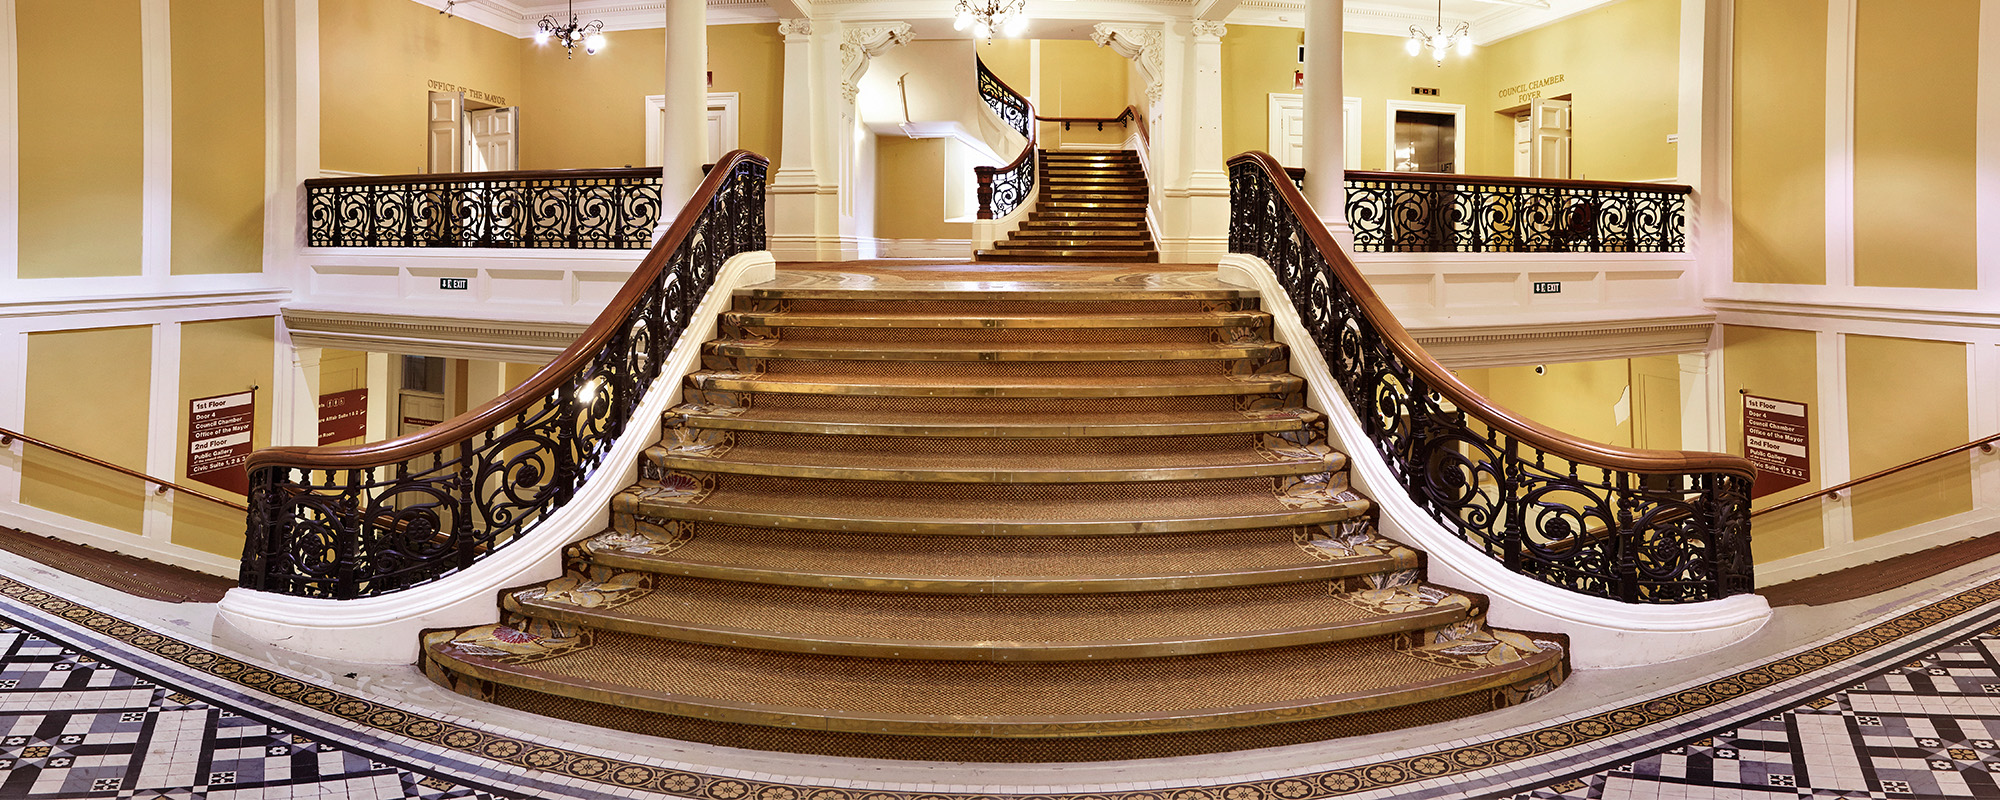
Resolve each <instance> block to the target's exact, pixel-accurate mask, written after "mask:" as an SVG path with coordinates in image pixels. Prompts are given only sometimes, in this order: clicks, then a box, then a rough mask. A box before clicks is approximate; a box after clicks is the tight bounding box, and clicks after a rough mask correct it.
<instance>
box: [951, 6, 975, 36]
mask: <svg viewBox="0 0 2000 800" xmlns="http://www.w3.org/2000/svg"><path fill="white" fill-rule="evenodd" d="M971 25H972V15H971V14H968V13H966V12H963V11H960V12H958V16H957V17H955V18H953V19H952V21H951V29H952V30H955V31H962V30H965V29H966V28H967V27H969V26H971Z"/></svg>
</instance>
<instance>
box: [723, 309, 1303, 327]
mask: <svg viewBox="0 0 2000 800" xmlns="http://www.w3.org/2000/svg"><path fill="white" fill-rule="evenodd" d="M723 317H724V321H725V324H730V325H741V326H745V327H757V328H898V329H946V330H1049V329H1055V330H1070V329H1078V328H1093V329H1113V328H1133V329H1141V328H1249V327H1256V326H1260V325H1263V324H1265V321H1266V320H1267V319H1268V318H1269V317H1270V314H1269V312H1264V311H1211V312H1203V313H1200V314H1158V315H1150V316H1139V315H1131V314H1117V315H1113V314H1095V315H1093V314H1073V315H1055V314H1051V315H1048V316H1039V317H998V316H995V317H965V316H957V317H947V316H915V315H911V316H895V315H888V314H883V315H875V316H863V315H859V314H854V315H846V314H843V315H833V314H814V313H812V312H800V311H773V312H768V313H766V312H757V311H729V312H725V313H724V314H723Z"/></svg>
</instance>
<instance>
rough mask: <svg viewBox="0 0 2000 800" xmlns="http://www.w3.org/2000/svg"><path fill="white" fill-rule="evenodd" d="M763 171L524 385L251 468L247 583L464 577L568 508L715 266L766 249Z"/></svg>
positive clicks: (723, 189) (326, 594)
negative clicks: (409, 427) (364, 440)
mask: <svg viewBox="0 0 2000 800" xmlns="http://www.w3.org/2000/svg"><path fill="white" fill-rule="evenodd" d="M769 163H770V162H769V161H767V160H766V159H765V158H764V157H763V156H759V155H756V154H754V153H750V152H748V151H744V150H737V151H735V152H732V153H730V154H729V155H727V156H725V157H724V158H723V159H722V161H720V162H718V163H717V165H716V167H715V168H714V169H712V170H710V171H709V173H708V176H707V177H706V178H704V179H703V180H702V182H701V185H700V188H698V189H696V190H695V193H694V196H693V198H691V199H690V200H689V201H688V203H687V205H686V206H685V207H683V208H682V209H681V211H680V215H679V216H678V217H676V218H675V220H674V224H673V225H672V227H670V228H668V229H667V232H666V235H664V236H662V237H661V238H660V241H659V243H658V244H656V245H654V246H653V248H652V250H651V251H650V252H648V253H647V254H646V257H645V259H644V260H642V261H641V262H640V263H639V267H638V269H637V270H636V271H635V272H634V273H633V275H632V277H631V279H629V280H627V281H626V282H625V285H624V287H623V288H622V289H620V290H619V292H618V295H617V297H615V298H613V299H612V301H611V303H610V304H609V306H608V307H606V309H605V310H604V312H603V313H602V314H600V315H598V317H597V319H596V320H595V321H593V322H592V323H591V324H590V327H588V328H586V329H584V332H583V334H582V335H581V336H579V337H578V338H577V340H576V341H575V342H574V343H572V344H571V345H570V346H569V348H568V349H566V350H564V351H563V352H562V354H561V355H558V356H556V358H555V360H554V361H552V362H550V363H549V365H548V366H545V367H543V368H542V369H541V370H540V371H539V372H536V373H535V374H534V375H533V376H532V377H530V378H528V380H527V381H526V382H525V383H522V384H521V385H520V386H517V387H515V388H514V389H512V390H510V391H508V392H507V393H506V394H503V395H501V396H499V397H497V398H494V399H493V400H492V401H491V402H488V403H487V404H485V405H483V406H480V407H479V408H476V409H473V410H471V411H467V412H466V413H464V414H460V415H458V416H456V417H453V418H452V419H450V420H447V421H445V422H444V423H442V424H439V425H435V426H432V427H430V428H427V429H425V430H423V431H421V432H418V433H414V434H410V435H408V436H402V437H398V438H395V439H390V440H388V441H383V442H372V443H368V444H363V445H356V446H352V447H276V448H269V449H265V450H259V451H257V452H255V453H252V454H251V455H250V459H249V464H248V469H249V470H250V508H251V510H250V513H249V535H248V539H247V541H246V542H245V544H244V552H243V572H242V578H241V580H242V585H243V586H244V587H246V588H250V589H256V590H261V591H268V592H277V593H281V594H289V595H295V596H301V597H322V598H333V599H347V598H354V597H368V596H376V595H382V594H386V593H390V592H395V591H400V590H402V589H406V588H409V587H411V586H415V585H418V584H422V583H427V582H429V581H433V580H437V579H438V578H442V577H444V576H446V575H449V574H451V573H453V572H456V571H458V570H461V569H464V568H466V567H468V566H471V565H472V563H474V562H475V561H477V560H478V559H479V558H481V557H483V556H485V555H486V554H488V553H491V552H493V551H495V550H497V549H499V548H500V547H502V546H504V545H506V544H508V543H510V542H513V541H518V540H519V539H520V537H521V536H522V535H524V534H526V533H527V532H528V531H529V530H532V529H533V528H534V527H535V526H536V525H537V524H539V523H540V522H541V521H542V520H544V519H546V518H548V517H549V515H551V514H553V513H554V512H555V511H556V510H557V509H560V508H561V507H562V506H563V505H564V504H566V503H568V502H569V500H570V498H571V496H572V495H573V494H574V493H575V492H576V491H577V490H578V489H579V488H581V487H582V486H583V483H584V481H585V480H586V479H588V478H589V477H590V475H591V474H592V473H593V472H594V471H595V470H596V468H597V467H598V466H599V465H600V464H601V463H602V462H603V459H604V458H605V456H606V455H607V453H609V451H610V449H611V446H612V445H613V444H614V443H615V442H616V441H617V439H618V437H619V436H620V435H621V434H623V433H624V432H625V429H626V426H627V424H628V423H629V422H630V420H631V418H632V414H633V412H634V410H635V409H637V408H638V406H639V402H640V399H641V398H642V397H643V396H644V395H645V393H646V391H647V389H648V388H649V387H651V386H652V384H653V382H654V380H655V379H657V378H659V377H660V370H661V367H662V365H664V364H665V363H666V360H667V356H668V354H669V353H670V352H671V351H672V349H673V347H674V343H675V342H676V341H678V340H679V339H680V337H681V334H682V333H683V332H684V331H685V330H687V328H688V326H689V325H690V324H691V323H692V320H691V317H692V315H693V314H694V312H695V309H696V308H697V307H698V306H700V304H701V302H702V298H703V297H704V296H705V295H706V294H707V292H708V289H709V287H710V285H711V284H712V283H713V281H714V278H715V276H716V274H717V272H718V271H719V270H720V269H721V267H722V265H723V263H724V262H725V261H727V260H728V259H729V258H730V257H731V256H734V255H736V254H738V253H742V252H747V251H753V250H762V249H764V245H765V237H764V186H765V184H764V180H765V176H766V174H767V171H768V167H769Z"/></svg>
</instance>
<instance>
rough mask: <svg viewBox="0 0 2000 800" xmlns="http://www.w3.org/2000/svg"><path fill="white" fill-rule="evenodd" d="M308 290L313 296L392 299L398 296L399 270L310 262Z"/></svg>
mask: <svg viewBox="0 0 2000 800" xmlns="http://www.w3.org/2000/svg"><path fill="white" fill-rule="evenodd" d="M311 274H312V278H311V280H309V281H308V291H310V292H311V293H312V294H313V295H314V296H323V297H339V298H341V299H350V298H374V299H380V300H384V301H389V302H394V301H395V300H396V299H397V298H398V297H400V296H401V295H400V289H401V278H402V271H401V270H398V269H396V268H395V267H373V266H361V265H357V264H313V265H312V273H311Z"/></svg>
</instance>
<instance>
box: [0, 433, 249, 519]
mask: <svg viewBox="0 0 2000 800" xmlns="http://www.w3.org/2000/svg"><path fill="white" fill-rule="evenodd" d="M17 439H18V440H20V441H23V442H27V443H28V444H32V445H34V446H36V447H40V448H42V449H44V450H53V451H55V452H58V453H61V454H63V455H66V456H69V457H70V458H74V459H76V460H78V461H82V462H85V463H87V464H91V465H94V466H99V467H103V468H105V469H108V470H111V471H112V472H116V473H119V474H121V475H129V476H131V477H134V478H138V479H139V480H142V481H145V482H147V483H150V484H153V486H154V487H155V490H156V491H158V492H159V493H160V494H166V492H167V490H168V489H172V490H174V491H176V492H180V493H181V494H186V495H193V496H195V497H199V498H201V499H203V500H207V501H209V502H211V503H220V504H222V505H225V506H228V507H230V508H233V509H236V510H237V511H249V510H250V507H249V506H246V505H244V504H242V503H238V502H236V501H234V500H224V499H222V498H220V497H216V496H215V495H212V494H209V493H207V492H203V491H200V490H198V489H190V488H188V487H186V486H182V485H180V484H178V483H174V482H173V481H170V480H164V479H161V478H155V477H153V476H151V475H147V474H146V473H143V472H139V471H137V470H131V469H126V468H124V467H121V466H118V465H117V464H113V463H111V462H109V461H105V460H104V459H101V458H98V457H96V456H90V455H85V454H83V453H79V452H77V451H75V450H71V449H69V448H67V447H64V446H62V445H59V444H54V443H51V442H45V441H43V440H41V439H37V438H35V437H33V436H29V435H27V434H25V433H22V432H20V431H13V430H8V429H6V428H0V447H6V446H8V445H11V444H13V443H14V441H15V440H17Z"/></svg>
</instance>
